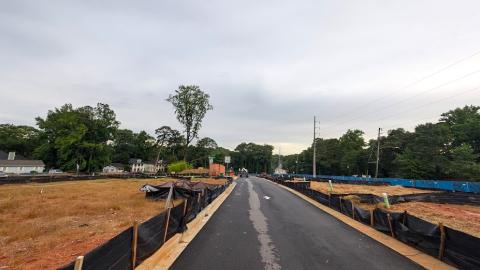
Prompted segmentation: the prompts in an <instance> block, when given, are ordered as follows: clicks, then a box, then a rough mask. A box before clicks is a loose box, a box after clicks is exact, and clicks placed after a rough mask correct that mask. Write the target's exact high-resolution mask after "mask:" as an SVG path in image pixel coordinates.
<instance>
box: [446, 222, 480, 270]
mask: <svg viewBox="0 0 480 270" xmlns="http://www.w3.org/2000/svg"><path fill="white" fill-rule="evenodd" d="M445 234H446V245H445V256H444V258H445V260H446V261H447V262H449V263H451V264H453V265H456V266H458V267H459V268H461V269H480V245H479V243H478V238H476V237H474V236H472V235H469V234H466V233H463V232H459V231H457V230H454V229H450V228H445Z"/></svg>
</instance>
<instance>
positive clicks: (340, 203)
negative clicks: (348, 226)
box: [339, 197, 343, 213]
mask: <svg viewBox="0 0 480 270" xmlns="http://www.w3.org/2000/svg"><path fill="white" fill-rule="evenodd" d="M339 198H340V213H341V212H343V211H342V210H343V208H342V197H339Z"/></svg>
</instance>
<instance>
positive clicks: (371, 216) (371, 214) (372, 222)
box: [370, 209, 375, 227]
mask: <svg viewBox="0 0 480 270" xmlns="http://www.w3.org/2000/svg"><path fill="white" fill-rule="evenodd" d="M370 226H372V227H373V226H375V218H374V217H373V209H370Z"/></svg>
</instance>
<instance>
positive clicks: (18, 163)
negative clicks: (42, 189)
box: [0, 160, 45, 174]
mask: <svg viewBox="0 0 480 270" xmlns="http://www.w3.org/2000/svg"><path fill="white" fill-rule="evenodd" d="M44 170H45V163H43V161H41V160H0V172H4V173H16V174H20V173H31V172H36V173H42V172H43V171H44Z"/></svg>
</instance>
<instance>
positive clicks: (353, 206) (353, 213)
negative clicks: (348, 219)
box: [351, 201, 355, 220]
mask: <svg viewBox="0 0 480 270" xmlns="http://www.w3.org/2000/svg"><path fill="white" fill-rule="evenodd" d="M351 202H352V218H353V219H354V220H355V205H354V204H353V201H351Z"/></svg>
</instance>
